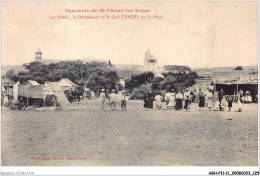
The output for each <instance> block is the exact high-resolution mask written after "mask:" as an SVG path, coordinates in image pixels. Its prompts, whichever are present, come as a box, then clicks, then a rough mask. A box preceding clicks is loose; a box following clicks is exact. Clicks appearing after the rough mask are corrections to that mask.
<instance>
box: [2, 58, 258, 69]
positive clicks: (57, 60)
mask: <svg viewBox="0 0 260 176" xmlns="http://www.w3.org/2000/svg"><path fill="white" fill-rule="evenodd" d="M42 60H46V61H56V62H55V63H57V62H62V61H65V62H69V61H77V60H82V61H87V59H74V60H73V59H71V60H59V59H42ZM35 61H37V60H33V61H31V62H35ZM91 61H98V62H106V61H107V62H108V61H109V60H98V59H93V60H91ZM110 61H111V60H110ZM27 63H30V62H25V63H23V64H27ZM111 63H112V65H116V66H120V65H129V66H143V64H114V63H113V62H112V61H111ZM23 64H16V65H14V64H12V65H11V64H10V65H3V64H2V65H1V66H23ZM46 65H48V64H46ZM165 65H174V66H188V67H190V68H192V69H210V68H214V69H217V68H233V67H234V68H235V67H237V66H241V67H242V68H243V67H258V64H257V65H239V64H238V65H234V66H222V67H219V66H216V67H214V66H213V67H191V66H189V65H180V64H165ZM165 65H158V67H163V66H165Z"/></svg>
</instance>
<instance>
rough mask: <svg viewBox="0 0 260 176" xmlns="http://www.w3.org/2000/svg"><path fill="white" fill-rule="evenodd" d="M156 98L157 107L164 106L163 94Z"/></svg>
mask: <svg viewBox="0 0 260 176" xmlns="http://www.w3.org/2000/svg"><path fill="white" fill-rule="evenodd" d="M154 99H155V100H156V108H157V109H161V108H162V96H161V95H159V94H157V95H156V96H155V97H154Z"/></svg>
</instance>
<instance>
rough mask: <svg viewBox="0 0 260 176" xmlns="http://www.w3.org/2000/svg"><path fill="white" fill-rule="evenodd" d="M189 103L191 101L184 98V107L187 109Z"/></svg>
mask: <svg viewBox="0 0 260 176" xmlns="http://www.w3.org/2000/svg"><path fill="white" fill-rule="evenodd" d="M190 103H191V101H190V99H188V98H187V99H186V100H185V104H184V109H186V110H188V109H189V105H190Z"/></svg>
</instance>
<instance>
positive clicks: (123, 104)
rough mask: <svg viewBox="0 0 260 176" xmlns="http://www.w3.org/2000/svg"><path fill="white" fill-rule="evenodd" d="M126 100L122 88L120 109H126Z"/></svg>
mask: <svg viewBox="0 0 260 176" xmlns="http://www.w3.org/2000/svg"><path fill="white" fill-rule="evenodd" d="M126 100H127V97H126V93H125V91H124V90H123V91H122V96H121V110H122V111H126Z"/></svg>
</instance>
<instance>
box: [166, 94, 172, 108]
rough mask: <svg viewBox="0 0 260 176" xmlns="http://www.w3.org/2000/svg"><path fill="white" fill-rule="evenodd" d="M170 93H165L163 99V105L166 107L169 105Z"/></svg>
mask: <svg viewBox="0 0 260 176" xmlns="http://www.w3.org/2000/svg"><path fill="white" fill-rule="evenodd" d="M171 94H172V92H170V91H169V92H166V94H165V95H164V99H165V103H166V107H167V108H168V107H169V103H170V97H171Z"/></svg>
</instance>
